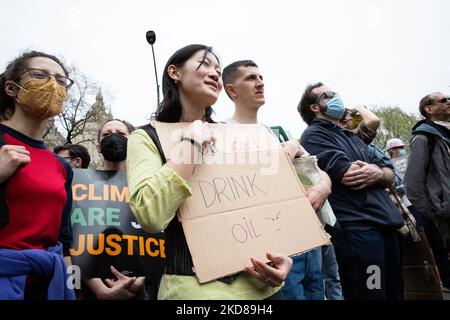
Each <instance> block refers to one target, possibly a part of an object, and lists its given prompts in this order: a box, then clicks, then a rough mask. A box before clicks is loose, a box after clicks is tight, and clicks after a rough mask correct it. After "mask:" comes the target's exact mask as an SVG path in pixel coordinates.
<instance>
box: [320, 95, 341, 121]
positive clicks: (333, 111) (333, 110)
mask: <svg viewBox="0 0 450 320" xmlns="http://www.w3.org/2000/svg"><path fill="white" fill-rule="evenodd" d="M326 106H327V109H326V110H325V112H324V114H326V115H327V116H330V117H332V118H334V119H336V120H341V119H342V117H343V116H344V114H345V107H344V102H342V99H341V98H340V97H339V96H338V95H336V96H334V97H333V98H331V99H330V100H328V101H327V102H326Z"/></svg>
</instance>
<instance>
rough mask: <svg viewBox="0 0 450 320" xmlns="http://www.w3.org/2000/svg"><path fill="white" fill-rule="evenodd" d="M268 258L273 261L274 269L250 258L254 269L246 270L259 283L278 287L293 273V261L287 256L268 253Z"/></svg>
mask: <svg viewBox="0 0 450 320" xmlns="http://www.w3.org/2000/svg"><path fill="white" fill-rule="evenodd" d="M266 257H267V259H269V260H270V261H272V263H273V267H272V266H269V265H268V264H266V263H265V262H264V261H262V260H260V259H256V258H250V260H251V261H252V264H253V268H246V271H247V272H248V273H249V274H250V275H251V276H253V277H254V278H256V279H258V280H259V281H262V282H265V283H267V284H268V285H269V286H272V287H278V286H279V285H280V284H281V283H283V281H284V280H286V278H287V275H288V273H289V271H291V268H292V259H291V258H290V257H288V256H285V255H276V254H272V253H270V252H267V253H266Z"/></svg>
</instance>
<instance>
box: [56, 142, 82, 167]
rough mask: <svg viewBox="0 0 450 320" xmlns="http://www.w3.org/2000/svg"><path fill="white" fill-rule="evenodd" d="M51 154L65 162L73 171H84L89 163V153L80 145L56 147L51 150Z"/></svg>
mask: <svg viewBox="0 0 450 320" xmlns="http://www.w3.org/2000/svg"><path fill="white" fill-rule="evenodd" d="M53 152H54V153H56V154H57V155H58V156H60V157H61V158H63V159H64V160H65V161H67V162H68V163H69V164H70V166H71V167H72V168H75V169H80V168H81V169H86V168H87V167H89V163H90V162H91V156H90V155H89V151H88V150H87V149H86V148H85V147H83V146H82V145H80V144H66V145H62V146H57V147H55V149H53Z"/></svg>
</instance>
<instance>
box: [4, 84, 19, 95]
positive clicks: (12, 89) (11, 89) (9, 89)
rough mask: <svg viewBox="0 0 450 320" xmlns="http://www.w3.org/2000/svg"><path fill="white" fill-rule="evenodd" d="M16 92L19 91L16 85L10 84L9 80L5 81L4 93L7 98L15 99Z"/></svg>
mask: <svg viewBox="0 0 450 320" xmlns="http://www.w3.org/2000/svg"><path fill="white" fill-rule="evenodd" d="M17 90H19V88H18V87H17V84H15V83H14V82H12V81H11V80H8V81H6V83H5V92H6V94H7V95H8V96H10V97H12V98H15V97H16V96H17Z"/></svg>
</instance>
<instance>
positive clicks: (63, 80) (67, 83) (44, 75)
mask: <svg viewBox="0 0 450 320" xmlns="http://www.w3.org/2000/svg"><path fill="white" fill-rule="evenodd" d="M27 72H28V73H29V74H30V77H31V78H32V79H38V80H46V81H50V76H52V77H54V78H55V80H56V82H57V83H58V84H59V85H61V86H63V87H64V88H66V90H69V89H70V87H71V86H72V85H73V84H74V82H75V81H73V80H72V79H69V78H67V77H64V76H61V75H59V74H50V73H48V72H47V71H45V70H41V69H36V68H28V69H26V70H25V71H24V72H22V74H21V75H20V76H18V77H17V79H19V78H20V77H22V76H23V75H24V74H25V73H27ZM17 79H16V80H17Z"/></svg>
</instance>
